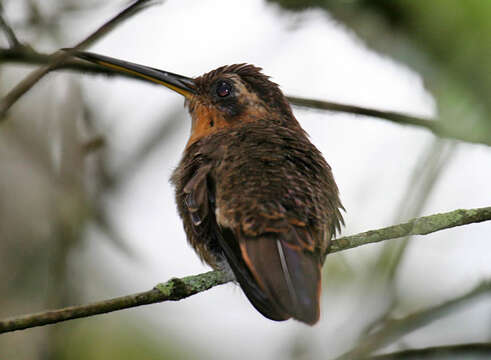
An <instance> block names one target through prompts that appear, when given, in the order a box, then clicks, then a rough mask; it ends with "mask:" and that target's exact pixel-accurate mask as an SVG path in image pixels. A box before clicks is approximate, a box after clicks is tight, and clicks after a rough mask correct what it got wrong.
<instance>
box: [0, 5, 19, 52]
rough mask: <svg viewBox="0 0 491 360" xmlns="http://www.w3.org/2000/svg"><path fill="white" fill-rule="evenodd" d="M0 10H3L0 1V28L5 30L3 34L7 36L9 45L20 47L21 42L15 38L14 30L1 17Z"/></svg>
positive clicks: (0, 11)
mask: <svg viewBox="0 0 491 360" xmlns="http://www.w3.org/2000/svg"><path fill="white" fill-rule="evenodd" d="M2 12H3V8H2V4H1V3H0V28H2V29H3V31H4V32H5V36H6V37H7V40H8V42H9V45H10V47H11V48H13V49H15V48H19V47H22V44H21V43H20V41H19V39H17V36H16V35H15V32H14V30H12V28H11V27H10V25H9V24H8V23H7V21H6V20H5V18H4V17H3V14H2Z"/></svg>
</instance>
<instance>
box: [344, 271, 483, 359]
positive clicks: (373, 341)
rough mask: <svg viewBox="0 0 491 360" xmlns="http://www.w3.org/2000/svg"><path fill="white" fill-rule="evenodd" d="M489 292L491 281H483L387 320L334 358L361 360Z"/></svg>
mask: <svg viewBox="0 0 491 360" xmlns="http://www.w3.org/2000/svg"><path fill="white" fill-rule="evenodd" d="M490 292H491V281H484V282H482V283H481V284H479V285H478V286H476V287H475V288H474V289H472V290H471V291H469V292H467V293H465V294H463V295H461V296H458V297H456V298H453V299H451V300H448V301H446V302H444V303H442V304H440V305H437V306H433V307H430V308H428V309H425V310H422V311H419V312H416V313H413V314H410V315H408V316H405V317H403V318H400V319H391V320H388V321H387V322H386V324H385V326H384V327H383V328H382V329H380V330H379V331H377V332H375V333H373V334H370V335H368V336H366V337H365V338H364V339H362V340H361V341H360V343H359V344H358V345H357V346H356V347H355V348H354V349H352V350H350V351H348V352H347V353H345V354H343V355H341V356H340V357H338V358H336V360H351V359H363V358H365V357H367V356H368V355H370V354H371V353H372V352H373V351H375V350H377V349H380V348H381V347H383V346H386V345H388V344H390V343H392V342H394V341H395V340H397V339H399V338H401V337H402V336H403V335H405V334H408V333H410V332H412V331H414V330H416V329H419V328H421V327H423V326H426V325H428V324H430V323H432V322H433V321H435V320H438V319H441V318H442V317H444V316H445V315H447V314H449V313H450V312H452V311H455V310H456V309H457V308H459V307H461V306H463V305H465V304H467V302H468V301H471V300H475V299H477V298H478V297H479V296H481V295H483V294H485V293H490Z"/></svg>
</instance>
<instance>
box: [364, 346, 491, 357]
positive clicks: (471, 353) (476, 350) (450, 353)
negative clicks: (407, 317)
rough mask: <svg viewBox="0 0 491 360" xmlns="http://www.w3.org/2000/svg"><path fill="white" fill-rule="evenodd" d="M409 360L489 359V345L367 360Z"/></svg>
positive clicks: (409, 352)
mask: <svg viewBox="0 0 491 360" xmlns="http://www.w3.org/2000/svg"><path fill="white" fill-rule="evenodd" d="M402 359H405V360H410V359H415V360H416V359H417V360H420V359H491V343H472V344H458V345H448V346H434V347H427V348H423V349H410V350H404V351H398V352H393V353H389V354H383V355H378V356H371V357H369V358H367V360H402Z"/></svg>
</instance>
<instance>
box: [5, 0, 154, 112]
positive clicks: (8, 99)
mask: <svg viewBox="0 0 491 360" xmlns="http://www.w3.org/2000/svg"><path fill="white" fill-rule="evenodd" d="M151 3H152V1H151V0H136V1H135V2H133V3H132V4H131V5H130V6H128V7H127V8H126V9H124V10H123V11H121V12H120V13H119V14H117V15H116V16H115V17H113V18H112V19H111V20H109V21H108V22H106V23H105V24H104V25H102V26H101V27H99V28H98V29H97V30H96V31H95V32H93V33H92V34H91V35H89V36H88V37H87V38H85V39H84V40H82V41H81V42H79V43H78V44H77V45H75V46H74V47H73V49H72V51H74V50H77V49H83V48H86V47H87V46H89V45H91V44H93V43H94V42H95V41H97V40H98V39H100V38H101V37H102V36H104V35H106V34H107V33H108V32H109V31H111V30H112V29H114V28H115V27H116V26H117V25H119V24H120V23H121V22H122V21H124V20H126V19H128V18H129V17H130V16H132V15H134V14H136V13H137V12H139V11H140V10H142V9H144V8H146V7H147V6H148V5H150V4H151ZM70 55H71V51H58V52H56V53H55V54H53V55H51V56H50V58H49V60H48V62H47V63H46V64H45V65H44V66H42V67H40V68H38V69H36V70H34V71H33V72H31V73H30V74H29V75H28V76H27V77H26V78H24V79H23V80H22V81H21V82H20V83H18V84H17V85H16V86H15V87H14V88H13V89H12V90H11V91H10V92H9V93H8V94H7V95H6V96H5V97H4V98H3V99H2V100H1V101H0V122H1V121H3V120H4V119H5V114H6V112H7V110H8V109H9V108H10V107H11V106H12V105H13V104H14V103H15V102H16V101H17V100H18V99H19V98H20V97H21V96H22V95H23V94H25V93H26V92H27V91H28V90H29V89H31V88H32V87H33V86H34V84H36V83H37V82H38V81H39V80H40V79H41V78H42V77H43V76H44V75H46V74H47V73H48V72H50V71H51V70H53V69H54V68H56V67H58V66H60V65H61V64H62V63H63V62H64V61H65V60H67V59H68V58H69V57H70Z"/></svg>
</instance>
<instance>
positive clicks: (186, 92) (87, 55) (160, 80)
mask: <svg viewBox="0 0 491 360" xmlns="http://www.w3.org/2000/svg"><path fill="white" fill-rule="evenodd" d="M66 50H67V51H73V50H71V49H66ZM72 54H73V56H75V57H78V58H80V59H84V60H87V61H90V62H92V63H95V64H98V65H101V66H104V67H107V68H110V69H113V70H116V71H120V72H126V73H129V74H132V75H135V76H138V77H141V78H144V79H146V80H149V81H152V82H155V83H157V84H161V85H164V86H165V87H168V88H169V89H171V90H174V91H176V92H178V93H179V94H181V95H183V96H185V97H186V98H189V97H191V96H193V95H194V94H196V86H195V83H194V80H193V79H191V78H188V77H185V76H182V75H177V74H173V73H170V72H167V71H162V70H159V69H155V68H151V67H148V66H143V65H138V64H135V63H131V62H128V61H123V60H118V59H115V58H112V57H109V56H104V55H99V54H94V53H91V52H86V51H73V52H72Z"/></svg>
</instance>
